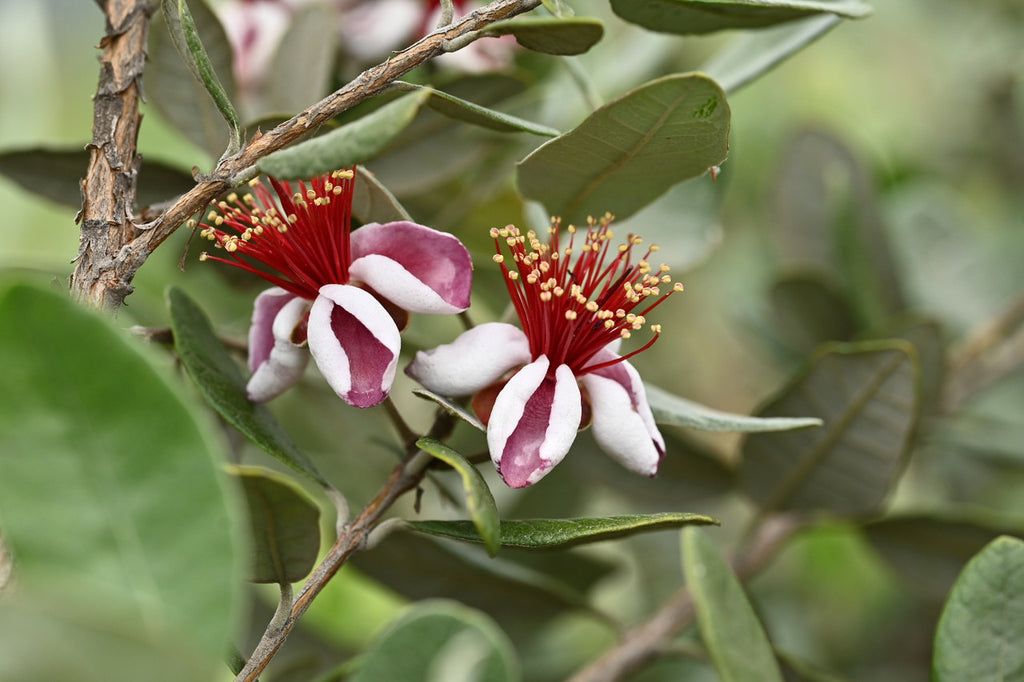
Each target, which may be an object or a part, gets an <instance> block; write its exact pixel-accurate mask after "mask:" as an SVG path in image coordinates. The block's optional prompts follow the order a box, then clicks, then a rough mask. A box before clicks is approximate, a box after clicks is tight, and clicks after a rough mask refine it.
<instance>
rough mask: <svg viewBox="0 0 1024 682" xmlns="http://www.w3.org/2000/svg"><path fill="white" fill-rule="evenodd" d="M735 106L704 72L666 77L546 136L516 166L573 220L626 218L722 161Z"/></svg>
mask: <svg viewBox="0 0 1024 682" xmlns="http://www.w3.org/2000/svg"><path fill="white" fill-rule="evenodd" d="M728 147H729V106H728V104H727V103H726V101H725V95H724V93H723V92H722V91H721V89H720V88H719V87H718V85H717V84H715V82H714V81H712V80H710V79H709V78H707V77H705V76H702V75H699V74H688V75H673V76H666V77H664V78H659V79H657V80H654V81H651V82H649V83H646V84H644V85H642V86H640V87H639V88H636V89H635V90H632V91H630V92H628V93H626V94H625V95H623V96H622V97H620V98H618V99H616V100H614V101H612V102H609V103H608V104H606V105H604V106H603V107H601V108H600V109H598V110H597V111H595V112H594V113H593V114H591V115H590V116H589V117H587V118H586V119H585V120H584V121H583V122H582V123H581V124H580V125H579V126H577V127H576V128H575V129H573V130H571V131H569V132H568V133H566V134H564V135H561V136H560V137H556V138H555V139H553V140H550V141H548V142H545V143H544V144H543V145H541V146H540V147H538V148H537V149H536V150H534V151H533V152H531V153H530V154H529V155H528V156H527V157H526V158H524V159H523V160H522V161H520V162H519V164H518V166H517V168H516V182H517V184H518V187H519V191H520V192H521V193H522V194H523V196H525V197H526V198H528V199H534V200H536V201H539V202H541V203H542V204H544V206H545V207H546V208H547V210H548V212H549V213H550V214H551V215H557V216H561V217H562V219H563V220H564V221H565V222H566V223H585V222H586V219H587V216H595V217H597V216H602V215H604V214H605V213H606V212H611V213H613V214H614V215H615V216H616V217H618V218H626V217H628V216H630V215H632V214H633V213H634V212H636V211H638V210H639V209H641V208H643V207H644V206H646V205H647V204H649V203H650V202H651V201H653V200H654V199H656V198H657V197H659V196H661V195H662V194H663V193H664V192H665V191H666V190H668V189H669V188H670V187H672V186H673V185H675V184H677V183H679V182H682V181H683V180H687V179H689V178H693V177H696V176H698V175H700V174H702V173H704V172H706V171H707V169H708V168H709V167H710V166H715V165H717V164H719V163H721V162H722V161H723V160H724V159H725V157H726V155H727V153H728Z"/></svg>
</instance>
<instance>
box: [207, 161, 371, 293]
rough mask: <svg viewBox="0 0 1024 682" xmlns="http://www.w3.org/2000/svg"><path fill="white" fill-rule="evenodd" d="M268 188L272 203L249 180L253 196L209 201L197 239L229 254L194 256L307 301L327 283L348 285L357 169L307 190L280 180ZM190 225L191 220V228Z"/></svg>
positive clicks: (323, 178)
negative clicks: (240, 271) (245, 272)
mask: <svg viewBox="0 0 1024 682" xmlns="http://www.w3.org/2000/svg"><path fill="white" fill-rule="evenodd" d="M270 183H271V185H272V186H273V188H274V194H276V195H277V196H276V198H275V196H274V195H273V194H271V193H270V190H268V189H267V187H266V186H265V185H264V184H263V183H262V182H260V181H259V180H258V179H254V180H252V181H250V182H249V187H250V188H251V189H252V192H250V193H246V194H245V195H243V196H242V197H239V196H238V194H237V193H234V192H232V193H231V194H230V195H228V197H227V198H226V199H224V200H222V201H218V202H215V203H214V204H212V205H213V206H214V207H215V210H211V211H210V212H209V214H208V215H207V216H206V220H207V222H204V223H201V224H200V227H202V228H203V229H202V231H201V232H200V235H201V236H203V237H204V238H206V239H209V240H210V241H212V242H213V243H214V248H218V249H223V250H224V251H225V252H226V254H227V256H228V257H227V258H222V257H218V256H211V255H209V254H207V253H205V252H204V253H202V254H200V256H199V259H200V260H218V261H221V262H222V263H227V264H229V265H234V266H236V267H239V268H242V269H243V270H248V271H249V272H252V273H255V274H257V275H259V276H260V277H262V278H263V279H265V280H267V281H268V282H270V283H271V284H274V285H276V286H279V287H281V288H282V289H285V290H286V291H289V292H291V293H293V294H295V295H296V296H301V297H303V298H308V299H314V298H316V297H317V293H318V292H319V290H320V287H322V286H323V285H325V284H348V281H349V276H348V266H349V265H350V263H351V262H352V255H351V252H350V250H349V234H350V230H351V226H352V196H353V188H354V186H355V171H354V170H337V171H334V172H333V173H331V174H330V175H321V176H318V177H315V178H313V179H312V180H310V181H309V184H308V185H307V184H306V183H305V182H303V181H299V187H298V191H294V190H293V189H292V186H291V185H290V184H289V183H288V182H285V181H281V180H276V179H274V178H270ZM195 226H196V222H195V221H189V227H193V228H194V227H195ZM258 264H262V265H263V266H265V267H264V268H260V267H257V265H258ZM268 269H269V270H268Z"/></svg>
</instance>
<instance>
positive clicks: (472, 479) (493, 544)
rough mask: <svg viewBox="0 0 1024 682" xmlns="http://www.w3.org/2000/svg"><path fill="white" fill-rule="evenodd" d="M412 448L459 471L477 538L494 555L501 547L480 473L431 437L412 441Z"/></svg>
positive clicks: (495, 516)
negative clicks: (413, 444) (413, 443)
mask: <svg viewBox="0 0 1024 682" xmlns="http://www.w3.org/2000/svg"><path fill="white" fill-rule="evenodd" d="M416 447H418V448H419V449H420V450H423V451H424V452H426V453H428V454H429V455H431V456H432V457H436V458H437V459H439V460H441V461H442V462H444V463H446V464H447V465H448V466H450V467H451V468H453V469H455V470H456V471H458V472H459V476H461V477H462V488H463V490H464V491H465V493H466V508H467V509H468V510H469V516H470V518H471V519H472V520H473V526H474V528H476V532H477V533H478V537H479V538H481V539H482V540H483V543H484V547H486V548H487V553H488V554H490V555H491V556H494V555H495V554H497V553H498V550H499V549H500V548H501V530H500V526H499V523H500V522H499V520H498V507H497V505H496V504H495V503H494V496H493V495H491V489H490V488H488V487H487V483H486V481H484V478H483V476H481V475H480V472H479V471H477V470H476V467H475V466H473V465H472V464H470V462H469V460H467V459H466V458H465V457H463V456H462V455H461V454H459V453H458V452H456V451H455V450H452V449H451V448H450V447H448V446H447V445H445V444H444V443H442V442H440V441H438V440H434V439H433V438H420V439H419V440H418V441H416Z"/></svg>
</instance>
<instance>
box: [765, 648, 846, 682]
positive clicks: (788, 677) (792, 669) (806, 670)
mask: <svg viewBox="0 0 1024 682" xmlns="http://www.w3.org/2000/svg"><path fill="white" fill-rule="evenodd" d="M775 656H776V657H777V658H778V661H779V666H780V667H781V668H782V679H784V680H785V681H786V682H847V681H846V680H845V679H844V678H842V677H839V676H838V675H836V674H834V673H831V672H828V671H826V670H822V669H821V668H819V667H818V666H816V665H814V664H812V663H809V662H808V661H805V660H803V659H802V658H797V657H796V656H793V655H792V654H789V653H787V652H784V651H779V650H778V649H776V650H775Z"/></svg>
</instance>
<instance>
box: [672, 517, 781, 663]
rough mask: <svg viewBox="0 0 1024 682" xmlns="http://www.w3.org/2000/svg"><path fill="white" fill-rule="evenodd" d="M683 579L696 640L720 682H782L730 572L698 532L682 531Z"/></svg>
mask: <svg viewBox="0 0 1024 682" xmlns="http://www.w3.org/2000/svg"><path fill="white" fill-rule="evenodd" d="M683 573H684V574H685V575H686V585H687V587H688V588H689V590H690V594H691V595H692V596H693V602H694V604H695V606H696V610H697V625H698V627H699V628H700V637H701V639H702V640H704V646H705V647H707V651H708V657H709V658H710V659H711V663H712V664H713V665H714V666H715V670H716V671H717V672H718V675H719V676H720V678H721V679H722V681H723V682H747V681H748V680H758V682H774V681H776V680H777V681H778V682H782V672H781V671H780V670H779V664H778V661H776V660H775V654H774V653H773V652H772V645H771V643H770V642H769V641H768V636H767V635H766V634H765V632H764V628H762V627H761V623H760V621H758V619H757V615H756V614H755V613H754V609H753V607H751V605H750V602H749V601H748V600H747V595H746V594H745V593H744V591H743V587H742V585H740V582H739V580H737V579H736V576H735V574H733V572H732V567H730V566H729V564H728V563H726V561H725V560H724V559H722V557H721V556H720V555H719V554H718V550H717V549H715V545H714V543H712V542H711V540H710V539H708V537H707V535H705V534H704V533H703V532H702V531H701V530H700V529H698V528H684V529H683Z"/></svg>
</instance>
